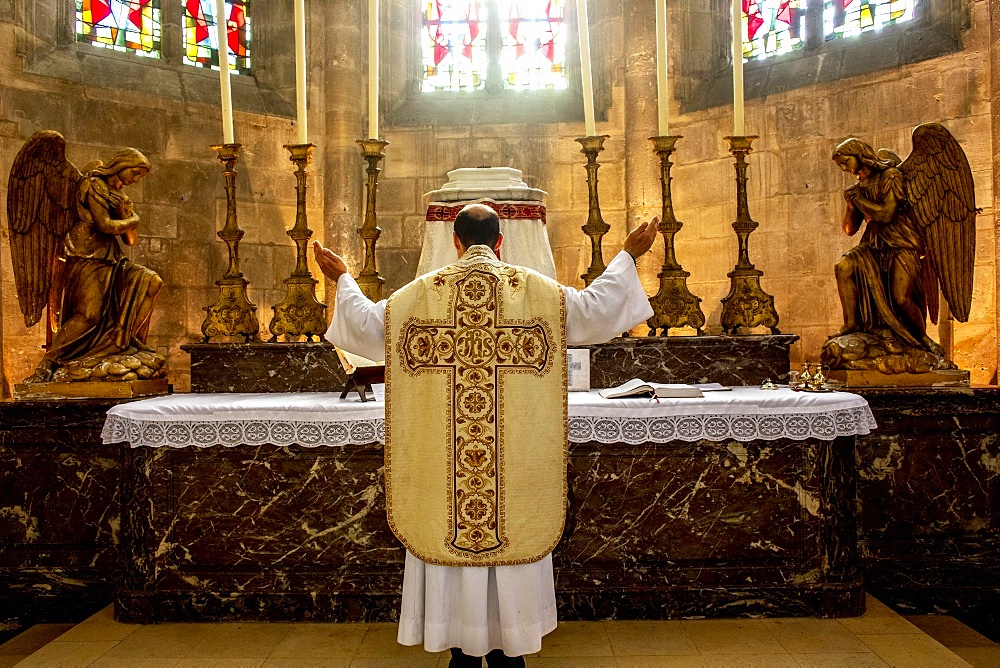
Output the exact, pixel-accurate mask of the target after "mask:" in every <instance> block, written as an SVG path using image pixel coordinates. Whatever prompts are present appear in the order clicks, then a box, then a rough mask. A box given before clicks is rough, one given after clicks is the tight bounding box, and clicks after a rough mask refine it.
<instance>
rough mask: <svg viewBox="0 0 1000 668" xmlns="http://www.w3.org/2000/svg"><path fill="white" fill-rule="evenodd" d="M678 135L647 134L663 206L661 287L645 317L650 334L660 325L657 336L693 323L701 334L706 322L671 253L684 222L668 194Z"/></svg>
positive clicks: (682, 271) (685, 274) (661, 215)
mask: <svg viewBox="0 0 1000 668" xmlns="http://www.w3.org/2000/svg"><path fill="white" fill-rule="evenodd" d="M680 138H681V137H680V136H679V135H668V136H661V137H650V138H649V140H650V141H651V142H653V151H654V152H655V153H656V154H657V155H658V156H660V193H661V196H662V199H663V208H662V211H661V213H660V225H659V230H660V233H661V234H663V267H662V268H661V269H660V273H659V274H657V275H656V276H657V278H659V279H660V289H659V291H658V292H657V293H656V295H655V296H653V297H650V298H649V305H650V306H652V307H653V317H652V318H650V319H649V320H647V321H646V324H647V325H648V326H649V335H650V336H656V330H657V328H660V330H661V331H660V336H666V335H667V330H668V329H669V328H671V327H683V326H685V325H687V326H688V327H693V328H694V329H695V331H696V332H697V333H698V334H699V335H702V334H704V332H703V331H702V330H701V328H702V327H703V326H704V325H705V314H704V313H702V311H701V307H700V306H699V304H701V298H700V297H695V296H694V295H693V294H691V291H690V290H688V286H687V277H688V276H690V275H691V273H690V272H687V271H684V269H683V268H682V267H681V265H680V264H679V263H678V262H677V258H676V257H675V256H674V235H675V234H677V233H678V232H680V229H681V228H682V227H684V223H682V222H680V221H679V220H677V218H676V217H674V203H673V200H672V198H671V196H670V167H671V166H672V165H673V163H672V162H670V155H671V153H673V152H674V144H675V143H677V140H678V139H680Z"/></svg>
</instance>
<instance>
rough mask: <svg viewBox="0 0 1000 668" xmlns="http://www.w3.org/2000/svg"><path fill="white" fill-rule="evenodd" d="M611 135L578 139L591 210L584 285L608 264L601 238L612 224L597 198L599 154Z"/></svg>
mask: <svg viewBox="0 0 1000 668" xmlns="http://www.w3.org/2000/svg"><path fill="white" fill-rule="evenodd" d="M609 136H610V135H597V136H593V137H578V138H577V139H576V141H578V142H580V145H581V146H583V148H582V149H580V153H583V154H584V155H586V156H587V165H586V169H587V187H588V190H589V193H590V211H589V213H588V214H587V224H586V225H584V226H583V227H582V228H581V229H583V231H584V233H585V234H586V235H587V236H588V237H590V268H589V269H587V273H586V274H582V275H581V276H580V278H582V279H583V283H584V285H590V284H591V283H593V282H594V279H595V278H597V277H598V276H600V275H601V274H603V273H604V270H605V269H606V268H607V265H605V264H604V253H603V252H602V251H601V238H602V237H603V236H604V235H605V234H607V233H608V230H610V229H611V226H610V225H608V224H607V223H605V222H604V219H603V218H601V204H600V202H599V201H598V198H597V169H598V167H600V165H598V164H597V154H598V153H600V152H601V151H603V150H604V140H605V139H607V138H608V137H609Z"/></svg>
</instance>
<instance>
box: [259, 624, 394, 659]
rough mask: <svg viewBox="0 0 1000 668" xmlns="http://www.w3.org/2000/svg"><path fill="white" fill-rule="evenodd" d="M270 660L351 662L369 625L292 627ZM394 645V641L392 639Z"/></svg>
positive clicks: (300, 625) (307, 625) (301, 625)
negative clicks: (332, 660)
mask: <svg viewBox="0 0 1000 668" xmlns="http://www.w3.org/2000/svg"><path fill="white" fill-rule="evenodd" d="M289 626H290V628H289V630H288V634H287V635H286V636H285V637H284V638H283V639H282V640H281V642H280V643H278V646H277V647H275V648H274V650H273V651H272V652H271V654H270V656H269V657H268V658H269V659H283V658H289V659H292V658H298V657H301V658H305V659H313V658H315V659H319V658H348V659H349V658H351V657H353V656H354V654H355V652H357V650H358V647H360V646H361V641H362V640H363V639H364V637H365V634H366V633H367V632H368V624H291V625H289ZM393 642H395V638H393Z"/></svg>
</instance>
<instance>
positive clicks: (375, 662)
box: [350, 652, 448, 668]
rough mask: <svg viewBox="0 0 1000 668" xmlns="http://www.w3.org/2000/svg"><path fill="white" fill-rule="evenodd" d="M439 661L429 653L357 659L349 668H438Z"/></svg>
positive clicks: (446, 663) (438, 658) (439, 659)
mask: <svg viewBox="0 0 1000 668" xmlns="http://www.w3.org/2000/svg"><path fill="white" fill-rule="evenodd" d="M440 661H441V658H440V657H439V656H437V655H436V654H431V653H429V652H424V655H423V656H407V657H399V656H397V657H386V656H372V657H357V658H355V659H353V660H352V661H351V667H350V668H401V667H403V666H405V667H406V668H438V666H440V665H442V664H441V662H440ZM444 665H445V666H447V665H448V662H447V660H445V662H444Z"/></svg>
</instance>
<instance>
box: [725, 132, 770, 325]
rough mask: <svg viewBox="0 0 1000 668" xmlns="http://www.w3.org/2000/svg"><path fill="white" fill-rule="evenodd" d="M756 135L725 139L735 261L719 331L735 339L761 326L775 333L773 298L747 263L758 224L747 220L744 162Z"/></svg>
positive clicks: (745, 164) (745, 169)
mask: <svg viewBox="0 0 1000 668" xmlns="http://www.w3.org/2000/svg"><path fill="white" fill-rule="evenodd" d="M757 138H758V137H757V135H749V136H740V137H736V136H729V137H726V138H725V139H726V141H727V142H729V152H730V153H732V154H733V156H734V157H735V158H736V221H735V222H734V223H733V230H735V231H736V238H737V241H738V243H739V259H738V260H737V262H736V266H735V267H734V268H733V270H732V271H731V272H729V274H728V276H729V279H730V287H729V295H728V296H726V297H724V298H723V299H722V316H721V322H722V330H723V332H725V333H727V334H730V335H736V334H739V328H740V327H757V326H761V325H762V326H764V327H768V328H769V329H770V330H771V334H780V333H781V332H779V331H778V312H777V311H775V310H774V297H772V296H771V295H769V294H767V293H766V292H764V290H763V289H762V288H761V287H760V277H761V276H763V275H764V272H763V271H761V270H760V269H757V268H756V267H754V265H753V264H752V263H751V262H750V250H749V244H750V233H751V232H753V231H754V230H756V229H757V227H758V226H759V223H757V222H756V221H754V220H753V219H752V218H750V208H749V206H748V204H747V161H746V156H747V155H748V154H749V153H750V152H751V151H752V149H751V147H750V145H751V144H752V143H753V140H754V139H757Z"/></svg>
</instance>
